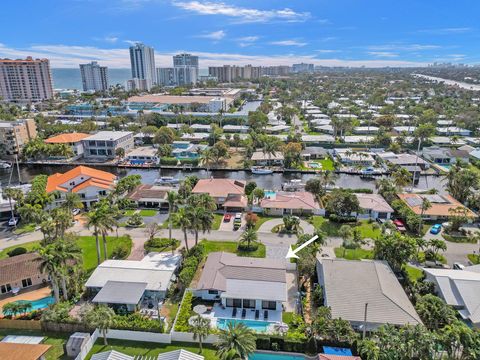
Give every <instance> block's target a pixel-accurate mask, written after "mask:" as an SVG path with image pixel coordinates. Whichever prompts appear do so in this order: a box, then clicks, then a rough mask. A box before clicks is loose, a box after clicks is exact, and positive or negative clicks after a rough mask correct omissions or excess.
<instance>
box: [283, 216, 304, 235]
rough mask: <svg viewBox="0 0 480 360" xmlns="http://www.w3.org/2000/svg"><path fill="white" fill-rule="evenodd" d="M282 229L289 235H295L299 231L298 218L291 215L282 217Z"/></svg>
mask: <svg viewBox="0 0 480 360" xmlns="http://www.w3.org/2000/svg"><path fill="white" fill-rule="evenodd" d="M283 228H284V229H285V231H287V232H289V233H297V232H298V231H299V230H300V218H299V217H298V216H291V215H287V216H284V217H283Z"/></svg>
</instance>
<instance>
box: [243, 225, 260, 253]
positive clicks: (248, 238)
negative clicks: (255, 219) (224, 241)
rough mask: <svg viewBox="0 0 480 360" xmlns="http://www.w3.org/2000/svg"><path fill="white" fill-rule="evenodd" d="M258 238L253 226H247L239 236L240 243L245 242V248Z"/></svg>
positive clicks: (248, 247)
mask: <svg viewBox="0 0 480 360" xmlns="http://www.w3.org/2000/svg"><path fill="white" fill-rule="evenodd" d="M257 240H258V236H257V231H256V230H255V228H254V227H248V228H247V229H245V231H244V232H243V234H242V236H241V237H240V243H247V249H248V250H250V245H251V243H254V242H256V241H257Z"/></svg>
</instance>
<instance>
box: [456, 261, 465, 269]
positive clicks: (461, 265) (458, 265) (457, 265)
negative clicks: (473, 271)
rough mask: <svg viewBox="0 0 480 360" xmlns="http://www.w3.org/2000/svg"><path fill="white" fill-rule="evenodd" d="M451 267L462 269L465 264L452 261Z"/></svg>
mask: <svg viewBox="0 0 480 360" xmlns="http://www.w3.org/2000/svg"><path fill="white" fill-rule="evenodd" d="M453 269H454V270H464V269H465V265H463V264H460V263H458V262H456V263H453Z"/></svg>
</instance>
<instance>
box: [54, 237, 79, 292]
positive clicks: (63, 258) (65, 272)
mask: <svg viewBox="0 0 480 360" xmlns="http://www.w3.org/2000/svg"><path fill="white" fill-rule="evenodd" d="M54 246H55V251H56V255H57V256H58V257H59V259H60V262H61V267H60V268H59V272H58V275H59V277H60V283H61V287H62V293H63V298H64V300H68V289H67V278H68V276H69V274H70V270H71V268H72V267H71V261H75V262H76V261H78V260H79V259H80V257H81V250H80V249H79V248H78V246H76V244H75V243H73V242H70V241H64V240H60V241H57V242H56V243H55V244H54Z"/></svg>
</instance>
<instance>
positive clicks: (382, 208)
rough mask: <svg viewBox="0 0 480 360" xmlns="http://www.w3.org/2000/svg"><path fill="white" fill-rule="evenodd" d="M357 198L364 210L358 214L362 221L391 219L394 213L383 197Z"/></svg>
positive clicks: (360, 195) (361, 195) (367, 196)
mask: <svg viewBox="0 0 480 360" xmlns="http://www.w3.org/2000/svg"><path fill="white" fill-rule="evenodd" d="M355 196H356V197H357V199H358V203H359V204H360V208H361V209H362V212H361V213H360V214H358V218H360V219H390V217H391V216H392V214H393V212H394V210H393V209H392V207H391V206H390V205H388V203H387V202H386V201H385V199H384V198H383V197H382V195H379V194H355ZM354 215H355V214H354Z"/></svg>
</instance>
